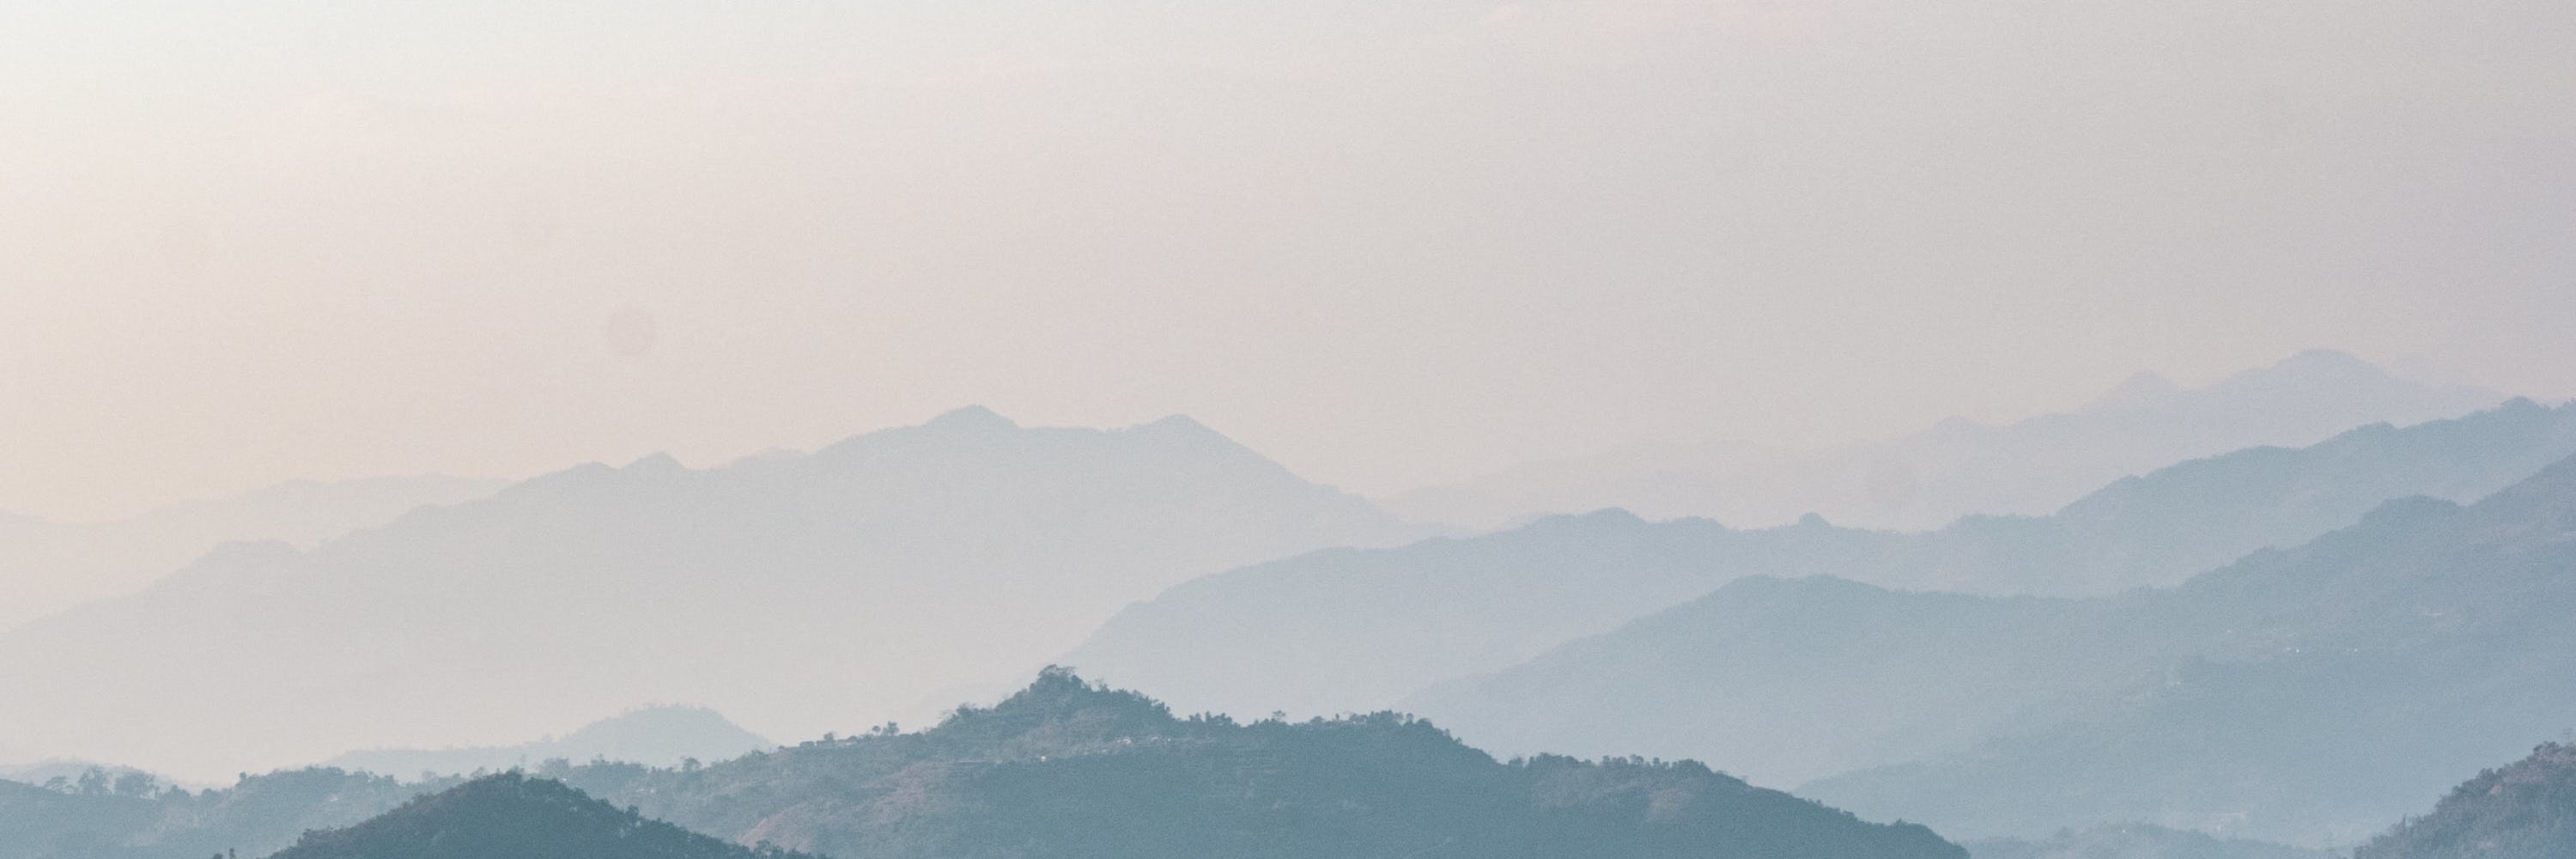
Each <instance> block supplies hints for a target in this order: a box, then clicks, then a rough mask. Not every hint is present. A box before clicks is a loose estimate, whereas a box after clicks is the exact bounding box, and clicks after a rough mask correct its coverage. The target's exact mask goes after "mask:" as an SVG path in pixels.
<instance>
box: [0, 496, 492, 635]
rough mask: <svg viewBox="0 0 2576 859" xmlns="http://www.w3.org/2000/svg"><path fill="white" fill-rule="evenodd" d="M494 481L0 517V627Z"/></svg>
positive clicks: (444, 500)
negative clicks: (214, 559)
mask: <svg viewBox="0 0 2576 859" xmlns="http://www.w3.org/2000/svg"><path fill="white" fill-rule="evenodd" d="M503 485H505V482H504V481H499V480H485V479H477V478H465V477H442V476H436V475H431V476H423V477H379V478H369V479H363V480H340V481H329V482H323V481H311V480H299V481H293V482H289V483H281V484H278V485H276V486H271V487H269V488H266V489H262V490H259V491H257V492H252V493H248V494H244V495H241V496H237V497H233V498H227V499H223V500H220V501H201V502H197V503H193V504H182V505H177V506H173V507H168V508H164V509H161V510H156V511H153V512H151V513H147V514H144V515H142V516H137V517H134V518H132V519H124V520H119V521H115V522H103V523H97V524H84V525H65V524H55V523H50V522H44V521H41V520H37V519H30V518H25V517H12V516H7V515H0V631H6V630H8V629H9V628H11V627H14V626H17V625H19V624H21V623H25V622H27V621H30V620H34V619H36V618H39V617H43V616H45V615H48V614H52V613H55V612H58V611H62V610H64V609H67V608H71V607H72V606H74V605H77V604H80V603H82V602H87V601H89V600H94V599H101V598H105V597H111V596H116V595H119V594H124V593H130V592H133V591H134V590H136V589H139V588H142V587H143V586H145V585H147V584H150V583H151V582H152V581H153V580H154V579H158V578H160V577H162V576H166V575H169V574H170V573H171V572H173V571H176V570H178V569H179V568H180V567H184V566H187V565H188V563H189V562H190V561H194V560H196V559H198V558H200V557H203V556H204V555H205V554H206V553H207V552H208V551H211V550H213V549H214V548H215V547H216V546H218V545H221V544H223V543H229V542H236V541H245V540H251V541H263V540H278V541H283V542H287V543H292V544H295V545H300V546H310V545H313V544H315V543H319V542H321V541H323V540H327V539H330V538H332V537H337V536H340V535H342V534H346V533H349V532H351V531H356V530H359V529H362V528H373V527H375V526H378V525H382V524H384V523H387V522H391V521H393V520H394V517H396V516H400V515H402V514H404V513H406V512H409V511H410V510H411V509H412V508H415V507H420V506H422V505H425V504H455V503H458V502H463V501H471V500H474V499H477V498H485V497H489V496H490V495H491V494H492V493H494V492H498V491H500V489H501V487H502V486H503Z"/></svg>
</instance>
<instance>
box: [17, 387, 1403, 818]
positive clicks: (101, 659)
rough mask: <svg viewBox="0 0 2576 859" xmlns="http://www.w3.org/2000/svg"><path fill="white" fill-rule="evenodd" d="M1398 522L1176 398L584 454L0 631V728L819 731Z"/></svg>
mask: <svg viewBox="0 0 2576 859" xmlns="http://www.w3.org/2000/svg"><path fill="white" fill-rule="evenodd" d="M1419 533H1420V532H1419V531H1418V530H1417V529H1414V528H1413V527H1411V526H1408V525H1405V524H1404V523H1402V522H1400V521H1398V520H1396V519H1395V518H1394V517H1392V516H1389V515H1387V514H1386V513H1384V512H1383V511H1380V510H1378V509H1376V508H1375V507H1374V506H1371V505H1370V504H1369V503H1368V502H1367V501H1365V500H1363V499H1360V498H1359V497H1357V496H1353V495H1349V494H1347V493H1343V492H1339V491H1337V490H1334V489H1331V488H1329V487H1324V486H1318V485H1315V484H1312V483H1309V482H1306V481H1304V480H1302V479H1300V478H1298V477H1297V476H1296V475H1294V474H1291V473H1289V472H1288V470H1287V469H1285V468H1282V467H1280V466H1279V465H1277V464H1276V463H1273V462H1271V461H1269V460H1267V459H1265V458H1263V457H1261V456H1260V455H1259V454H1256V453H1253V452H1251V451H1249V450H1247V449H1245V448H1243V447H1242V446H1240V445H1237V444H1235V443H1234V442H1233V441H1231V440H1229V439H1227V438H1225V437H1224V436H1222V435H1220V434H1217V433H1216V432H1214V431H1212V430H1209V429H1207V428H1206V427H1204V426H1201V425H1199V424H1197V423H1196V422H1193V421H1189V420H1187V419H1185V418H1173V419H1166V420H1163V421H1158V422H1155V423H1151V424H1147V425H1144V426H1139V427H1133V428H1127V429H1119V430H1093V429H1055V428H1023V427H1019V426H1017V425H1015V424H1013V423H1011V422H1010V421H1008V420H1006V419H1003V418H1002V417H1001V416H999V415H995V414H993V413H991V412H990V411H987V410H983V409H964V410H959V411H956V412H952V413H949V414H947V415H943V416H941V417H939V418H937V419H935V420H932V421H930V422H928V423H926V424H924V425H922V426H917V427H906V428H898V429H891V430H884V431H879V432H874V433H869V434H866V435H862V436H858V437H855V438H852V439H850V440H847V441H843V442H840V443H838V444H834V445H832V446H829V447H826V448H824V449H822V450H819V451H816V452H814V453H812V454H809V455H804V456H795V457H764V458H754V459H749V460H744V461H740V462H736V463H733V464H730V465H726V466H721V467H716V468H710V469H690V468H685V467H682V466H681V465H680V464H678V463H677V462H674V461H672V460H671V459H670V458H668V457H648V458H645V459H642V460H639V461H637V462H635V463H632V464H629V465H627V466H624V467H610V466H606V465H596V464H594V465H586V466H581V467H577V468H572V469H568V470H565V471H562V472H558V473H555V474H551V475H546V476H543V477H538V478H535V479H531V480H527V481H524V482H521V483H518V484H515V485H512V486H510V487H509V488H507V489H504V490H502V491H501V492H499V493H498V494H496V495H494V496H492V497H490V498H487V499H482V500H479V501H474V502H469V503H464V504H457V505H450V506H445V507H433V508H423V509H419V510H415V511H413V512H412V513H410V514H407V515H405V516H403V517H401V518H400V519H397V520H395V521H394V522H392V523H390V524H387V525H385V526H383V527H379V528H374V529H370V530H367V531H364V532H360V533H356V534H351V535H348V536H345V537H342V538H339V539H335V540H331V541H328V542H325V543H323V544H322V545H320V546H318V547H315V548H313V549H311V550H309V551H297V550H295V549H293V548H292V547H287V546H282V545H267V546H258V545H249V546H234V547H232V548H230V549H227V550H225V551H221V552H217V553H214V554H213V555H210V556H209V557H207V558H206V559H204V560H203V561H201V562H199V563H197V564H195V565H193V566H191V567H189V568H188V569H186V570H185V571H182V572H181V573H179V574H177V575H174V576H171V577H169V578H167V579H164V580H163V581H161V582H160V583H158V584H156V585H155V586H153V587H152V588H150V589H148V590H146V591H144V592H142V593H139V594H136V595H134V596H131V597H126V598H122V599H117V600H112V601H107V602H103V603H97V604H93V605H91V606H88V607H85V608H83V609H80V610H77V611H74V612H71V613H68V614H64V615H58V616H56V617H53V618H49V619H46V620H43V621H39V622H37V623H35V624H31V625H29V626H26V627H23V628H21V629H18V630H16V631H13V632H10V633H7V634H0V688H8V689H11V690H13V693H15V694H12V695H10V696H6V697H5V698H0V724H5V725H8V726H9V729H10V731H11V732H12V736H11V741H12V742H14V743H18V744H21V745H25V746H29V747H32V748H35V749H38V750H41V751H46V752H56V753H62V754H76V755H79V756H82V757H90V758H97V759H105V760H119V761H132V762H137V763H142V764H147V765H150V766H153V767H155V768H158V769H164V770H170V771H174V772H177V773H179V774H181V775H188V774H191V773H194V774H198V775H201V776H202V775H214V774H228V773H231V772H234V771H237V770H238V769H239V768H241V767H242V766H243V765H245V764H265V765H277V764H286V763H292V762H300V761H310V760H317V759H322V758H325V757H328V756H330V755H333V754H338V753H340V752H343V751H346V750H348V749H351V748H369V747H385V746H389V745H403V746H415V747H433V748H434V747H438V746H442V745H460V746H464V745H482V744H487V743H491V742H495V741H500V742H508V741H516V740H518V739H521V738H525V737H529V736H535V735H538V734H541V733H543V732H545V731H547V730H550V729H553V728H555V727H556V726H559V725H562V724H566V723H577V722H579V721H581V720H586V719H590V718H595V717H596V716H597V714H599V713H603V712H615V711H617V710H618V709H620V708H623V707H625V706H628V705H630V704H631V703H633V702H636V701H654V700H660V701H693V702H702V703H706V704H709V705H712V706H717V707H721V708H723V709H724V711H725V712H726V714H727V715H728V716H731V717H732V718H735V719H738V720H741V721H742V722H743V723H744V724H746V725H750V726H754V727H756V728H757V729H758V730H760V731H762V732H764V733H799V734H819V733H822V732H824V731H825V730H830V729H836V728H847V727H850V726H852V725H864V724H873V723H876V722H881V721H885V720H887V719H913V720H919V719H922V718H926V717H928V716H930V715H932V714H935V713H936V712H937V711H938V710H939V709H940V708H941V707H944V706H946V705H947V704H948V703H950V702H954V701H956V700H958V699H959V698H962V697H967V696H968V694H971V693H961V692H960V691H959V690H958V689H957V686H958V684H969V685H970V686H971V685H972V684H979V683H997V682H1001V681H1003V680H1005V679H1007V678H1009V677H1013V676H1017V675H1019V673H1020V672H1023V671H1025V670H1027V667H1028V666H1032V665H1040V664H1044V663H1045V662H1046V661H1047V659H1048V658H1050V657H1052V656H1053V655H1055V654H1057V653H1061V652H1062V651H1063V650H1064V649H1065V648H1067V647H1070V646H1072V645H1073V644H1075V643H1077V642H1079V641H1080V639H1081V636H1082V635H1083V634H1084V633H1086V632H1088V631H1089V630H1090V629H1092V628H1094V627H1096V626H1097V625H1098V623H1099V622H1100V621H1101V620H1103V619H1105V618H1107V617H1108V616H1109V615H1110V614H1111V613H1112V612H1114V611H1115V610H1116V608H1117V607H1118V606H1119V605H1123V604H1125V603H1126V602H1129V601H1131V600H1134V599H1139V598H1142V597H1145V596H1148V595H1150V594H1152V593H1154V592H1155V591H1157V590H1159V589H1161V588H1163V587H1165V586H1168V585H1170V584H1172V583H1175V582H1178V581H1182V580H1185V579H1187V578H1190V577H1192V576H1195V575H1199V574H1202V573H1205V572H1210V571H1214V570H1220V569H1225V568H1228V567H1232V566H1238V565H1241V564H1245V563H1251V562H1254V561H1258V560H1262V559H1265V558H1270V557H1276V556H1280V555H1286V554H1292V553H1296V552H1300V551H1305V550H1309V549H1314V548H1317V547H1321V546H1336V545H1383V544H1387V543H1393V542H1399V541H1402V540H1406V539H1410V538H1412V537H1414V536H1417V535H1418V534H1419ZM94 665H116V666H119V669H118V670H117V671H115V672H113V673H100V672H95V671H91V670H89V669H88V668H87V667H86V666H94ZM818 678H825V679H828V682H824V681H820V680H818ZM818 683H821V684H822V685H817V684H818ZM174 700H197V701H226V702H237V703H234V704H231V705H228V706H224V707H216V708H211V709H208V710H195V709H179V708H171V707H168V706H165V705H166V704H167V702H170V701H174ZM503 702H506V703H507V705H508V706H498V705H499V704H501V703H503ZM99 712H116V713H124V714H128V715H127V716H125V717H123V718H120V719H119V720H117V721H115V722H113V723H110V722H106V721H103V720H99V719H95V718H87V717H85V716H83V715H82V714H86V713H99ZM216 738H220V739H221V740H222V742H221V743H220V744H216V743H213V742H210V740H213V739H216Z"/></svg>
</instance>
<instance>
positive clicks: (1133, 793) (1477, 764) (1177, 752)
mask: <svg viewBox="0 0 2576 859" xmlns="http://www.w3.org/2000/svg"><path fill="white" fill-rule="evenodd" d="M563 775H564V776H565V778H566V780H567V781H569V782H571V783H573V784H575V785H578V786H580V787H582V788H584V789H586V790H588V791H590V792H591V793H593V794H594V795H597V796H600V797H602V798H603V799H605V800H607V801H609V802H611V803H612V804H618V805H628V804H631V805H634V806H636V807H638V808H640V809H641V811H642V812H643V813H644V814H646V815H649V816H652V817H655V818H659V819H663V820H669V821H671V822H674V823H677V824H680V825H682V826H686V827H689V828H691V829H695V830H697V831H700V832H706V833H710V834H714V835H718V836H721V837H725V838H729V839H732V840H734V841H735V842H737V843H758V842H763V841H766V842H771V843H775V844H778V845H781V846H784V847H790V848H794V849H799V850H808V851H812V852H816V853H822V854H827V855H832V856H841V857H931V856H938V857H951V859H981V857H1006V856H1007V857H1018V859H1052V857H1092V856H1117V857H1124V859H1158V857H1173V859H1182V857H1187V859H1210V857H1282V859H1286V857H1296V859H1334V857H1352V858H1353V859H1359V857H1369V859H1377V857H1387V856H1408V855H1450V856H1462V857H1464V856H1474V857H1482V858H1483V859H1512V857H1531V859H1538V857H1546V859H1628V858H1629V857H1638V858H1639V859H1643V857H1707V859H1734V857H1741V859H1756V857H1759V859H1802V857H1808V858H1809V859H1827V857H1831V859H1965V856H1966V853H1965V852H1964V851H1962V850H1961V849H1960V848H1958V847H1956V846H1953V845H1951V844H1949V843H1948V842H1945V841H1943V840H1941V838H1940V837H1938V836H1936V835H1934V834H1933V833H1932V832H1931V831H1930V830H1928V829H1925V828H1923V827H1920V826H1913V825H1903V824H1897V825H1888V824H1875V823H1868V822H1864V821H1862V820H1860V819H1858V818H1856V817H1853V816H1852V815H1850V814H1848V813H1845V812H1842V811H1837V810H1834V809H1831V808H1827V807H1825V806H1823V805H1819V804H1817V803H1814V802H1810V801H1807V800H1803V799H1799V798H1797V797H1793V796H1790V795H1788V794H1784V793H1780V792H1778V791H1772V790H1765V789H1761V788H1755V787H1752V786H1750V785H1748V784H1746V783H1744V782H1743V781H1742V780H1739V779H1736V778H1733V777H1730V776H1727V775H1724V774H1722V773H1718V772H1714V771H1712V770H1710V769H1708V768H1707V767H1704V766H1701V765H1699V764H1697V763H1692V762H1680V763H1664V762H1649V761H1645V760H1642V759H1625V760H1621V759H1613V760H1606V761H1601V762H1586V761H1578V760H1574V759H1571V758H1563V757H1549V756H1542V757H1538V758H1534V759H1529V760H1516V761H1512V762H1508V763H1505V762H1500V761H1496V760H1495V759H1493V758H1492V757H1490V756H1488V755H1486V754H1484V753H1482V752H1479V751H1477V750H1475V749H1472V748H1469V747H1467V746H1465V745H1463V744H1461V743H1459V742H1458V741H1457V740H1456V739H1454V738H1452V737H1450V736H1449V734H1448V733H1447V732H1444V731H1441V730H1439V729H1438V728H1435V727H1433V726H1432V725H1431V724H1430V723H1428V722H1424V721H1421V720H1417V719H1412V718H1409V717H1405V716H1399V715H1396V714H1392V713H1379V714H1373V715H1367V716H1353V717H1345V718H1340V719H1332V720H1321V719H1319V720H1310V721H1307V722H1300V723H1289V722H1283V721H1262V722H1254V723H1250V724H1238V723H1236V722H1234V721H1232V720H1229V719H1227V718H1225V717H1222V716H1212V717H1192V718H1178V717H1175V716H1174V715H1173V714H1172V713H1171V711H1170V709H1169V708H1167V707H1165V706H1164V705H1162V704H1160V703H1158V702H1156V701H1153V700H1152V699H1149V698H1146V697H1144V696H1142V695H1138V694H1136V693H1133V692H1125V691H1114V690H1110V689H1107V688H1106V687H1102V686H1095V685H1091V684H1088V683H1086V682H1084V681H1083V680H1081V679H1079V678H1077V677H1075V676H1074V675H1073V674H1072V673H1071V672H1069V671H1064V670H1060V669H1050V670H1049V671H1048V672H1046V673H1045V674H1044V675H1042V676H1041V677H1040V678H1039V679H1038V681H1037V682H1036V683H1035V684H1033V685H1031V686H1029V687H1028V688H1026V689H1024V690H1022V691H1020V692H1019V693H1017V694H1015V695H1013V696H1012V697H1011V698H1009V699H1008V700H1006V701H1004V702H1002V703H1001V704H1000V705H998V706H994V707H990V708H976V707H967V708H961V709H959V710H958V711H957V712H956V713H955V714H953V715H951V716H950V717H949V718H948V719H947V720H946V721H945V722H943V723H942V724H940V725H939V726H938V727H936V728H933V729H931V730H927V731H921V732H917V733H909V734H904V733H897V732H895V731H893V730H890V729H887V730H879V731H874V732H871V733H870V734H869V735H867V736H862V737H855V738H836V739H831V740H828V741H824V742H814V743H807V744H804V745H801V746H797V747H793V748H787V749H781V750H779V751H777V752H772V753H767V754H756V755H751V756H748V757H745V758H742V759H739V760H735V761H731V762H727V763H724V764H718V765H714V766H710V767H706V768H703V769H698V770H694V771H685V772H684V771H673V770H648V769H645V768H642V767H631V766H618V765H597V766H586V767H578V768H573V769H571V770H570V771H568V772H565V773H563Z"/></svg>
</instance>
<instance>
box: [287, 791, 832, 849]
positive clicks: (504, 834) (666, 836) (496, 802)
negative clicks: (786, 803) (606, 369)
mask: <svg viewBox="0 0 2576 859" xmlns="http://www.w3.org/2000/svg"><path fill="white" fill-rule="evenodd" d="M272 859H812V857H806V856H804V855H803V854H798V853H789V852H785V851H780V850H775V849H769V848H761V849H753V848H746V847H742V846H739V845H735V844H728V843H725V842H723V841H719V840H716V839H714V838H709V837H707V836H704V835H700V834H697V833H695V832H690V831H688V830H685V829H681V828H679V827H677V826H672V825H671V824H668V823H663V822H660V821H655V820H646V819H644V818H642V817H640V816H637V815H636V814H635V812H633V811H620V810H618V809H616V808H614V807H611V806H610V805H609V804H608V803H604V802H601V801H599V800H596V799H592V798H590V797H589V796H587V795H584V794H583V793H582V792H581V791H578V790H574V789H573V788H571V787H567V786H565V785H564V784H563V783H562V782H557V781H551V780H547V779H541V778H528V777H526V776H524V775H521V774H519V773H516V772H509V773H502V774H500V775H495V776H486V777H484V778H479V779H475V780H473V781H470V782H466V783H465V784H463V785H459V786H457V787H455V788H451V789H449V790H447V791H445V792H443V793H438V794H433V795H430V796H425V797H421V798H419V799H415V800H412V801H411V802H408V803H404V804H403V806H402V807H401V808H397V809H394V810H393V811H391V812H387V813H386V814H384V815H383V816H381V817H377V818H376V819H374V820H369V821H367V822H365V823H361V824H358V825H356V826H352V827H349V828H347V829H334V830H328V831H322V832H308V833H305V835H304V838H303V840H301V841H298V842H296V844H295V846H294V847H290V848H287V849H286V850H285V851H284V852H281V853H278V854H277V855H276V856H274V857H272Z"/></svg>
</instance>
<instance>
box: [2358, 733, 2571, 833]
mask: <svg viewBox="0 0 2576 859" xmlns="http://www.w3.org/2000/svg"><path fill="white" fill-rule="evenodd" d="M2568 856H2576V747H2571V746H2566V745H2561V744H2558V743H2545V744H2542V745H2541V746H2540V747H2539V748H2537V749H2533V750H2532V752H2531V756H2530V757H2527V758H2523V759H2522V760H2519V761H2515V762H2514V763H2511V764H2508V765H2506V766H2504V767H2502V768H2498V769H2491V770H2487V771H2485V772H2481V773H2479V774H2478V777H2476V778H2473V779H2470V780H2468V781H2467V782H2465V783H2463V784H2461V785H2460V786H2459V787H2457V788H2454V789H2452V791H2451V793H2450V795H2449V796H2445V797H2443V798H2442V801H2441V802H2440V803H2438V804H2436V805H2434V806H2433V811H2432V813H2430V814H2426V815H2424V816H2421V817H2409V818H2407V819H2406V821H2405V822H2404V823H2401V824H2398V825H2397V827H2396V828H2394V829H2391V830H2389V831H2388V832H2387V833H2386V834H2383V835H2381V836H2379V837H2378V838H2374V839H2372V840H2371V841H2370V843H2368V844H2364V845H2362V846H2361V848H2360V849H2358V850H2355V851H2353V859H2564V857H2568Z"/></svg>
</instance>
